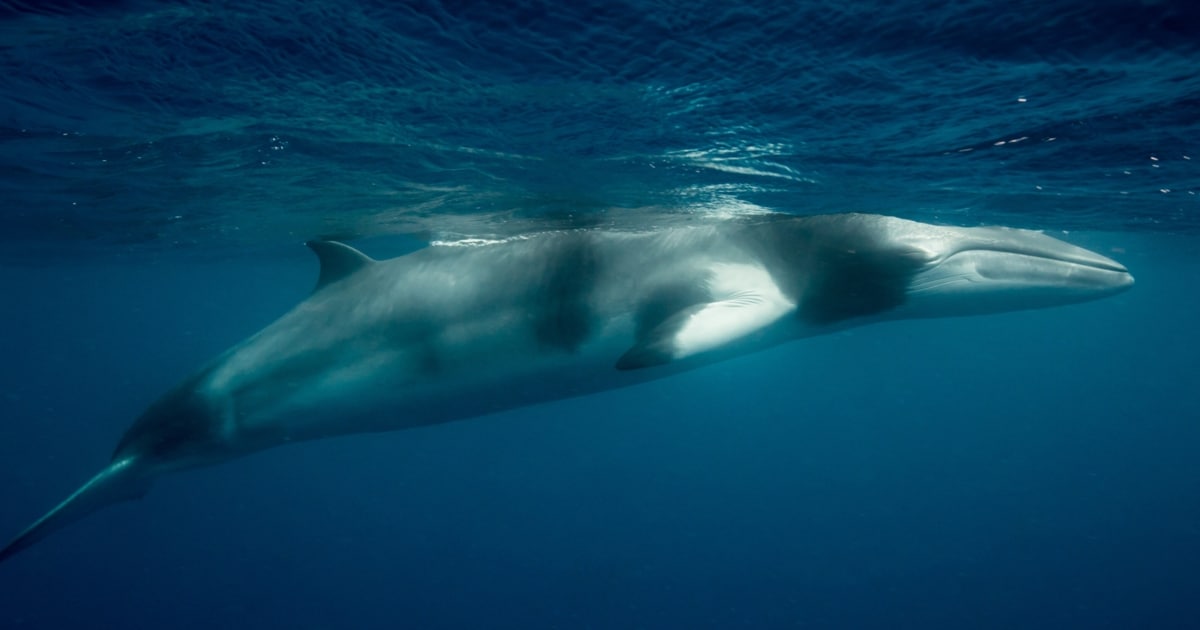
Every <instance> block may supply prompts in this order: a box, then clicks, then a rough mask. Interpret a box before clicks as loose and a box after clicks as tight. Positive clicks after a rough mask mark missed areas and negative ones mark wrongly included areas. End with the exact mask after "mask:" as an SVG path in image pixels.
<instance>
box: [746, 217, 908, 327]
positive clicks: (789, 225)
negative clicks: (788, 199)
mask: <svg viewBox="0 0 1200 630" xmlns="http://www.w3.org/2000/svg"><path fill="white" fill-rule="evenodd" d="M879 230H880V225H879V223H878V221H877V218H875V217H871V216H866V215H853V214H850V215H827V216H815V217H792V218H787V219H780V220H775V221H770V222H765V223H763V224H759V225H755V226H751V227H749V228H748V229H747V230H746V237H747V240H748V241H749V242H750V243H751V244H752V248H753V249H754V251H757V252H759V255H760V257H761V258H762V259H763V261H764V263H765V264H766V265H767V268H768V269H770V270H771V273H772V275H773V276H775V277H776V280H777V281H778V282H779V283H780V287H781V288H782V289H783V291H784V293H785V294H787V295H788V296H790V297H792V298H793V299H795V300H797V303H798V308H797V316H798V317H799V318H800V319H801V320H802V321H804V322H805V323H808V324H811V325H817V326H820V325H827V324H833V323H836V322H840V321H843V320H847V319H852V318H855V317H865V316H868V315H875V314H878V313H882V312H884V311H887V310H890V309H893V308H896V307H897V306H900V305H901V304H903V303H904V301H905V299H906V292H907V290H908V286H909V282H910V281H911V280H912V277H913V275H914V274H916V272H917V271H919V270H920V269H921V267H922V266H923V265H924V263H925V254H924V253H923V252H921V251H920V250H918V249H915V248H913V247H910V246H906V245H902V244H897V243H895V242H891V241H889V240H888V239H887V238H886V235H882V234H880V232H879Z"/></svg>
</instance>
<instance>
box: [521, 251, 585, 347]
mask: <svg viewBox="0 0 1200 630" xmlns="http://www.w3.org/2000/svg"><path fill="white" fill-rule="evenodd" d="M556 247H557V248H558V250H557V251H555V252H553V253H552V254H551V255H550V256H547V257H546V259H545V260H546V262H545V265H546V268H545V269H544V272H543V273H544V275H543V282H542V285H541V295H540V296H538V297H539V298H540V299H538V300H537V304H538V307H537V311H536V313H535V316H534V322H533V328H534V335H535V337H536V339H537V342H538V344H539V345H541V346H543V347H546V348H553V349H558V350H566V351H568V352H574V351H575V350H576V349H578V348H579V345H580V344H582V343H583V342H584V340H586V339H587V337H588V335H589V334H590V333H591V327H592V316H591V306H590V304H589V301H590V297H591V294H592V288H593V287H594V286H595V285H596V276H597V273H598V270H599V266H600V265H599V261H598V260H597V259H596V256H597V253H596V250H595V248H594V247H593V246H592V245H591V243H590V242H589V240H588V238H587V237H586V236H585V235H582V234H572V235H569V236H567V237H566V238H565V239H564V240H563V242H562V243H559V244H557V245H556Z"/></svg>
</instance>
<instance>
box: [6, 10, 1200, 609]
mask: <svg viewBox="0 0 1200 630" xmlns="http://www.w3.org/2000/svg"><path fill="white" fill-rule="evenodd" d="M1198 7H1200V5H1196V4H1195V3H1189V2H1169V1H1154V0H1140V1H1137V0H1131V1H1103V2H1092V3H1078V2H1065V1H1041V2H1032V1H1018V2H1010V3H990V2H982V1H980V0H972V1H967V2H960V3H932V2H894V3H890V2H880V1H878V0H876V1H874V2H857V3H844V2H830V1H812V2H791V3H783V2H767V1H755V2H748V3H712V2H648V1H635V0H625V1H621V2H571V3H566V2H562V3H551V2H509V3H471V2H465V3H452V2H442V3H439V2H397V3H393V2H382V1H378V2H340V1H335V0H314V1H310V2H285V1H282V0H280V1H274V2H228V3H226V2H142V1H137V0H130V1H112V2H33V1H18V2H11V1H9V2H0V288H2V292H0V356H2V357H4V358H5V359H6V360H4V361H0V462H2V463H0V537H6V536H8V535H10V534H15V533H16V532H18V531H20V530H21V529H22V528H24V527H25V526H26V525H28V524H29V522H31V521H32V520H33V519H35V518H37V517H38V516H39V515H41V514H42V513H43V512H44V511H45V510H46V509H48V508H49V507H50V506H52V505H53V504H54V503H55V502H56V501H58V500H60V499H61V498H63V497H64V496H66V495H67V494H68V493H69V492H71V491H72V490H74V489H75V488H76V487H77V486H78V485H79V484H80V483H81V482H82V481H84V480H85V479H86V478H88V477H89V476H90V475H91V474H93V473H94V472H95V471H96V470H97V469H99V468H100V467H101V466H102V465H103V464H104V463H105V462H106V461H107V458H108V456H109V455H110V453H111V451H112V448H113V446H114V445H115V443H116V441H117V440H118V439H119V437H120V435H121V434H122V432H123V431H124V429H125V428H126V427H127V426H128V424H129V423H130V422H131V421H132V419H133V418H135V417H136V416H137V415H138V414H139V413H140V412H141V411H142V409H144V407H145V406H146V405H147V404H148V403H150V402H151V401H153V400H154V399H155V398H156V397H157V396H158V395H159V394H160V393H162V392H163V391H165V390H166V389H168V388H169V387H171V386H172V385H173V384H174V383H175V382H177V381H178V380H179V379H181V378H182V377H184V376H185V375H186V374H188V373H189V372H190V371H191V370H192V369H194V368H195V367H196V366H198V365H199V364H201V363H202V362H204V361H205V360H207V359H208V358H210V357H212V356H214V355H216V354H218V353H219V352H221V351H222V350H224V349H225V348H227V347H229V346H230V345H232V344H234V343H236V342H237V341H239V340H241V339H242V338H244V337H246V336H247V335H249V334H252V333H253V332H254V331H256V330H258V329H259V328H261V327H262V326H264V325H266V324H267V323H269V322H270V321H272V320H273V319H274V318H275V317H277V316H278V315H279V314H281V313H283V312H284V311H286V310H287V309H288V308H290V307H291V306H292V305H294V304H295V303H296V302H297V301H299V300H301V299H303V298H304V297H305V296H306V295H307V294H308V292H309V290H310V289H311V287H312V283H313V281H314V279H315V277H316V263H315V260H313V259H312V257H311V254H310V253H309V252H308V251H307V249H306V248H304V247H303V245H302V243H303V242H304V241H305V240H308V239H311V238H315V237H326V238H339V239H344V240H348V241H350V242H353V243H354V244H355V245H358V246H361V247H362V248H363V249H364V250H366V251H368V252H369V253H371V254H373V255H376V256H378V257H386V256H391V255H399V254H403V253H405V252H408V251H412V250H413V249H416V248H418V247H421V246H423V244H425V243H428V242H430V241H434V240H452V239H460V238H496V237H503V236H509V235H515V234H524V233H531V232H538V231H546V230H554V229H563V228H575V227H596V228H601V229H641V228H646V227H651V226H667V225H691V224H701V223H706V222H717V221H727V220H731V219H738V218H741V217H746V216H755V215H759V214H763V213H767V212H784V213H790V214H798V215H806V214H819V213H826V212H841V211H851V210H853V211H866V212H877V213H885V214H891V215H895V216H901V217H905V218H910V219H916V220H922V221H929V222H936V223H945V224H953V225H964V226H969V225H980V224H1003V225H1011V226H1017V227H1025V228H1035V229H1042V230H1045V231H1047V233H1050V234H1052V235H1054V236H1057V237H1060V238H1063V239H1065V240H1069V241H1071V242H1073V243H1076V244H1079V245H1082V246H1085V247H1088V248H1090V249H1093V250H1096V251H1099V252H1103V253H1105V254H1107V255H1110V256H1112V257H1114V258H1116V259H1118V260H1120V261H1121V262H1122V263H1124V264H1125V265H1126V266H1128V267H1129V268H1130V270H1131V271H1132V272H1133V273H1134V275H1135V276H1136V277H1137V279H1138V284H1137V286H1136V287H1135V288H1134V289H1133V290H1132V291H1130V292H1127V293H1123V294H1121V295H1119V296H1116V297H1113V298H1109V299H1105V300H1102V301H1098V302H1093V303H1088V304H1083V305H1077V306H1071V307H1064V308H1058V309H1049V310H1043V311H1030V312H1021V313H1011V314H1005V315H997V316H988V317H976V318H964V319H947V320H929V321H920V322H896V323H889V324H881V325H878V326H872V327H864V328H859V329H854V330H851V331H847V332H843V333H838V334H835V335H828V336H824V337H816V338H812V339H807V340H803V341H801V342H797V343H793V344H789V345H786V346H783V347H780V348H777V349H774V350H771V351H768V352H764V353H760V354H756V355H753V356H749V357H744V358H741V359H737V360H734V361H729V362H725V363H720V364H717V365H714V366H710V367H708V368H704V369H701V370H697V371H694V372H691V373H688V374H685V375H682V376H679V377H676V378H672V379H668V380H663V381H659V382H654V383H650V384H646V385H642V386H638V387H634V388H629V389H625V390H619V391H612V392H607V393H604V394H599V395H594V396H589V397H585V398H579V399H574V400H567V401H561V402H556V403H552V404H546V405H540V406H536V407H531V408H525V409H519V410H514V411H510V412H507V413H503V414H497V415H493V416H489V417H486V418H479V419H474V420H470V421H464V422H458V423H452V424H447V425H442V426H436V427H429V428H423V429H417V430H411V431H405V432H396V433H390V434H380V435H370V436H354V437H346V438H340V439H335V440H327V441H320V442H313V443H307V444H301V445H294V446H289V447H287V448H281V449H275V450H271V451H267V452H263V453H259V454H255V455H253V456H250V457H246V458H243V459H239V460H235V461H233V462H230V463H227V464H222V465H220V466H216V467H212V468H205V469H199V470H195V471H189V472H186V473H181V474H177V475H174V476H171V477H168V478H164V479H162V480H160V481H159V483H158V484H157V485H156V487H155V489H154V490H153V491H152V492H151V493H150V494H149V495H148V496H147V497H146V498H144V499H143V500H141V501H138V502H133V503H126V504H122V505H119V506H116V507H112V508H110V509H108V510H105V511H103V512H100V513H97V514H95V515H93V516H91V517H89V518H88V519H86V520H84V521H81V522H79V523H76V524H74V525H73V526H71V527H69V528H67V529H65V530H63V531H61V532H59V533H57V534H55V535H54V536H52V537H50V538H48V539H47V540H45V541H43V542H41V543H40V544H38V545H37V546H35V547H33V548H31V549H29V550H27V551H25V552H23V553H22V554H20V555H19V556H17V557H15V558H13V559H12V560H10V561H8V562H5V563H4V564H3V565H0V628H91V627H95V628H109V627H121V628H127V629H133V628H163V627H171V628H214V627H226V628H243V627H245V628H250V627H253V628H261V627H288V628H329V627H347V628H395V627H412V628H490V627H513V628H675V627H678V628H732V627H747V628H770V627H803V628H965V627H971V628H1014V627H1020V628H1131V627H1146V628H1151V627H1153V628H1191V627H1200V603H1197V602H1198V601H1200V600H1198V599H1197V594H1198V593H1200V577H1198V575H1197V572H1196V566H1197V564H1198V562H1200V467H1197V465H1196V453H1197V451H1198V450H1200V399H1198V397H1197V393H1196V392H1197V391H1200V352H1197V350H1198V349H1200V343H1198V338H1197V335H1196V334H1195V332H1194V327H1195V325H1196V322H1197V321H1200V298H1198V296H1197V290H1196V289H1197V287H1198V286H1200V284H1198V282H1200V197H1198V191H1200V146H1198V142H1197V138H1200V71H1198V70H1197V68H1200V8H1198Z"/></svg>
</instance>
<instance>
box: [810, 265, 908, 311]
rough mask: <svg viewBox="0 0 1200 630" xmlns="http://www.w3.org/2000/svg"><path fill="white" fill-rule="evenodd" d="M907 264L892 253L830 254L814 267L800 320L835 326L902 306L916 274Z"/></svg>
mask: <svg viewBox="0 0 1200 630" xmlns="http://www.w3.org/2000/svg"><path fill="white" fill-rule="evenodd" d="M904 260H905V259H904V257H902V256H897V255H895V252H888V251H867V252H846V251H841V252H826V253H825V255H824V256H823V258H822V260H821V261H820V262H819V263H817V264H816V265H814V269H813V273H812V275H811V277H810V279H809V282H808V286H807V287H806V288H805V292H804V300H803V301H802V303H801V305H800V309H799V315H800V318H801V319H802V320H804V321H805V322H807V323H810V324H815V325H823V324H832V323H835V322H839V321H842V320H845V319H850V318H853V317H864V316H867V315H874V314H877V313H882V312H884V311H887V310H890V309H893V308H896V307H897V306H900V305H901V304H903V303H904V300H905V291H906V290H907V288H908V283H909V280H910V278H911V277H912V274H913V272H914V271H915V269H910V268H908V267H907V266H906V265H904Z"/></svg>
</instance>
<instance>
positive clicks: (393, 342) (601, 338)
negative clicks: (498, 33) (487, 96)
mask: <svg viewBox="0 0 1200 630" xmlns="http://www.w3.org/2000/svg"><path fill="white" fill-rule="evenodd" d="M309 245H310V247H312V248H313V250H314V251H316V253H317V255H318V257H319V258H320V261H321V275H320V279H319V281H318V283H317V288H316V290H315V291H314V292H313V294H312V296H310V297H309V298H308V299H307V300H305V301H304V302H301V303H300V304H299V305H297V306H296V308H294V309H293V310H292V311H291V312H289V313H287V314H286V315H284V316H283V317H281V318H280V319H279V320H277V321H276V322H274V323H273V324H271V325H270V326H268V327H267V328H265V329H263V330H262V331H260V332H259V333H258V334H256V335H254V336H252V337H250V338H249V339H247V340H246V341H244V342H242V343H241V344H239V345H237V346H236V347H234V348H232V349H230V350H228V351H227V352H225V353H224V354H223V355H221V356H219V357H217V358H216V359H215V360H213V361H212V362H211V363H209V364H208V365H207V366H205V367H203V368H202V369H200V370H199V371H198V372H197V373H195V374H193V375H192V376H191V377H189V378H188V379H186V380H185V381H183V383H181V384H180V385H178V386H177V387H176V388H175V389H174V390H172V391H170V392H168V393H167V394H166V395H165V396H164V397H163V398H161V399H160V400H159V401H158V402H156V403H154V404H153V405H151V406H150V408H149V409H147V410H146V412H145V413H144V414H142V416H141V417H140V418H138V420H137V421H136V422H135V423H134V424H133V426H132V427H131V428H130V429H129V431H128V432H127V433H126V434H125V436H124V437H123V438H122V439H121V442H120V444H119V445H118V446H117V449H116V452H115V454H114V455H113V459H112V463H111V464H109V466H108V467H107V468H105V469H104V470H103V471H102V472H101V473H100V474H98V475H97V476H96V477H94V478H93V479H92V480H91V481H89V482H88V483H87V484H86V485H84V486H83V487H82V488H80V489H79V490H78V491H76V492H75V494H73V495H71V496H70V497H69V498H68V499H67V500H66V501H64V502H62V503H61V504H60V505H59V506H58V507H56V508H54V509H53V510H51V511H50V512H49V513H48V514H47V515H46V516H44V517H42V518H41V520H39V521H37V522H36V523H34V524H33V525H32V526H30V527H29V528H28V529H26V530H25V531H24V532H23V533H21V534H20V535H19V536H18V537H17V538H16V539H15V540H13V541H12V543H10V544H9V545H8V547H6V548H4V549H3V550H2V551H0V561H2V560H4V559H6V558H8V557H11V556H12V555H13V554H15V553H16V552H18V551H20V550H21V549H24V548H25V547H27V546H29V545H31V544H33V543H34V542H36V541H38V540H40V539H41V538H43V537H44V536H46V535H47V534H48V533H50V532H51V531H53V530H54V529H57V528H58V527H60V526H62V525H65V524H67V523H69V522H70V521H72V520H74V519H76V518H79V517H82V516H84V515H86V514H88V513H90V512H91V511H93V510H95V509H97V508H99V507H101V506H103V505H107V504H110V503H114V502H116V501H119V500H122V499H127V498H134V497H138V496H141V495H142V494H143V493H144V492H145V490H146V489H147V488H148V487H149V484H150V481H151V480H152V479H153V478H154V477H155V476H157V475H159V474H161V473H164V472H167V471H170V470H175V469H180V468H186V467H191V466H198V465H204V464H211V463H216V462H219V461H222V460H225V459H229V458H232V457H236V456H238V455H242V454H245V453H249V452H252V451H256V450H260V449H264V448H268V447H271V446H277V445H280V444H284V443H287V442H292V441H297V440H308V439H313V438H320V437H328V436H334V435H342V434H348V433H359V432H367V431H388V430H394V429H403V428H407V427H414V426H420V425H426V424H433V423H439V422H446V421H450V420H456V419H461V418H468V417H472V416H479V415H484V414H487V413H491V412H496V411H501V410H504V409H510V408H513V407H520V406H524V405H530V404H534V403H538V402H544V401H548V400H554V399H560V398H567V397H571V396H579V395H583V394H587V393H591V392H597V391H601V390H606V389H613V388H616V387H622V386H625V385H630V384H633V383H638V382H643V381H647V380H652V379H655V378H661V377H663V376H668V375H670V374H674V373H678V372H680V371H683V370H687V369H691V368H694V367H697V366H700V365H704V364H706V363H711V362H713V361H718V360H721V359H724V358H728V357H731V356H735V355H739V354H745V353H748V352H753V351H755V350H759V349H762V348H766V347H769V346H772V345H776V344H779V343H782V342H785V341H788V340H792V339H796V338H799V337H804V336H808V335H814V334H821V333H825V332H829V331H832V330H837V329H839V328H844V327H847V326H852V325H859V324H865V323H870V322H874V321H881V320H887V319H898V318H910V317H939V316H951V315H967V314H978V313H992V312H1001V311H1009V310H1018V309H1028V308H1039V307H1047V306H1055V305H1060V304H1069V303H1073V302H1082V301H1086V300H1091V299H1095V298H1099V297H1103V296H1106V295H1111V294H1113V293H1117V292H1119V291H1121V290H1124V289H1126V288H1128V287H1130V286H1131V285H1132V284H1133V278H1132V276H1130V275H1129V273H1128V272H1127V271H1126V270H1125V268H1124V267H1122V266H1121V265H1120V264H1118V263H1116V262H1114V261H1112V260H1109V259H1108V258H1105V257H1103V256H1100V255H1098V254H1095V253H1093V252H1090V251H1088V250H1085V249H1081V248H1079V247H1075V246H1073V245H1069V244H1067V243H1064V242H1062V241H1059V240H1056V239H1054V238H1051V237H1049V236H1046V235H1044V234H1041V233H1039V232H1032V231H1027V230H1015V229H1007V228H992V227H988V228H956V227H941V226H933V225H927V224H923V223H916V222H912V221H906V220H903V219H896V218H891V217H884V216H874V215H861V214H845V215H829V216H818V217H779V218H776V219H774V220H770V221H765V222H762V223H757V224H723V225H719V226H712V227H698V228H682V229H672V230H665V231H661V232H651V233H622V232H604V231H572V232H560V233H549V234H542V235H538V236H532V237H528V238H522V239H513V240H510V241H507V242H503V243H496V244H491V245H484V246H478V247H430V248H427V249H425V250H422V251H418V252H415V253H413V254H410V255H408V256H403V257H400V258H396V259H392V260H386V261H379V262H377V261H373V260H371V259H369V258H367V257H366V256H364V255H363V254H361V253H359V252H358V251H356V250H354V249H352V248H350V247H347V246H345V245H341V244H339V243H333V242H313V243H310V244H309Z"/></svg>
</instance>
